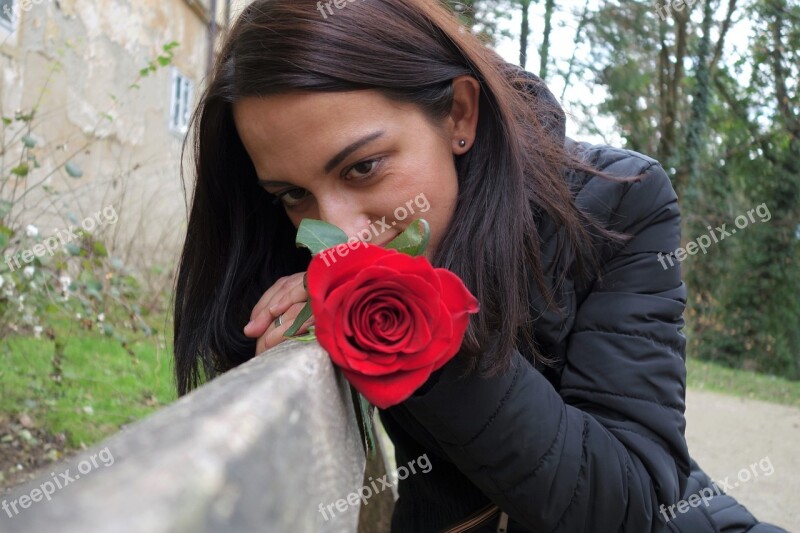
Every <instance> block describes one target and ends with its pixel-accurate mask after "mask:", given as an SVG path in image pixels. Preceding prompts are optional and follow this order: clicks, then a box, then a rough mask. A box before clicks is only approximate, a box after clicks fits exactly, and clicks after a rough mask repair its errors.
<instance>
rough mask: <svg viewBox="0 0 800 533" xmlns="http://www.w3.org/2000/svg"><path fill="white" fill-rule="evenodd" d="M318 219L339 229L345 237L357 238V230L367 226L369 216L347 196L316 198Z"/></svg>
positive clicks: (359, 230) (360, 230)
mask: <svg viewBox="0 0 800 533" xmlns="http://www.w3.org/2000/svg"><path fill="white" fill-rule="evenodd" d="M317 205H318V208H319V219H320V220H322V221H323V222H327V223H328V224H333V225H334V226H336V227H338V228H339V229H341V230H342V231H343V232H345V233H346V234H347V238H348V239H349V238H350V237H355V238H356V239H358V238H359V236H358V235H359V232H362V230H364V229H365V228H368V227H369V224H370V217H369V215H368V214H367V213H366V212H365V210H364V209H363V208H362V206H361V205H360V204H359V203H358V202H356V201H354V199H353V198H352V197H348V196H344V195H342V196H327V197H325V198H322V199H320V198H317Z"/></svg>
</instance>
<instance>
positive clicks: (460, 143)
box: [458, 139, 467, 148]
mask: <svg viewBox="0 0 800 533" xmlns="http://www.w3.org/2000/svg"><path fill="white" fill-rule="evenodd" d="M458 145H459V146H460V147H461V148H464V147H465V146H466V145H467V141H465V140H464V139H461V140H460V141H458Z"/></svg>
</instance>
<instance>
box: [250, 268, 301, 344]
mask: <svg viewBox="0 0 800 533" xmlns="http://www.w3.org/2000/svg"><path fill="white" fill-rule="evenodd" d="M304 275H305V273H304V272H300V273H298V274H292V275H291V276H286V277H284V278H281V279H279V280H278V281H276V282H275V284H274V285H273V286H272V287H270V288H269V289H267V292H265V293H264V295H263V296H262V297H261V299H260V300H258V303H257V304H256V306H255V307H254V308H253V312H252V313H250V323H248V324H247V325H246V326H245V327H244V334H245V335H246V336H247V337H253V338H255V337H257V338H258V341H256V355H259V354H262V353H264V352H265V351H267V350H269V349H270V348H273V347H275V346H277V345H278V344H280V343H281V342H283V341H285V340H286V337H284V336H283V333H284V332H285V331H286V330H288V329H289V328H290V327H291V326H292V324H294V319H295V318H297V315H299V314H300V311H301V310H302V309H303V307H305V305H306V301H307V300H308V292H306V289H305V287H303V276H304ZM278 316H280V317H281V322H282V323H281V325H280V327H276V326H275V319H276V318H278ZM312 325H314V317H311V318H310V319H308V320H307V321H306V322H305V324H303V326H302V327H301V328H300V329H299V330H298V332H297V334H298V335H299V334H302V333H306V332H308V328H309V327H310V326H312Z"/></svg>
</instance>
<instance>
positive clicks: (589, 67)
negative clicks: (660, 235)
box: [452, 0, 800, 380]
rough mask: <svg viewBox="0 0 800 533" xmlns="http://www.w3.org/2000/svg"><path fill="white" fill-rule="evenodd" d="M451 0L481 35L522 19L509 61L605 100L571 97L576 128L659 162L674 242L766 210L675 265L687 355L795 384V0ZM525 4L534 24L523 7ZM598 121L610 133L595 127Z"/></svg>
mask: <svg viewBox="0 0 800 533" xmlns="http://www.w3.org/2000/svg"><path fill="white" fill-rule="evenodd" d="M452 4H453V5H454V6H455V8H456V9H457V10H458V11H459V12H460V13H462V15H461V16H462V18H463V19H464V20H465V21H466V23H467V24H471V25H472V26H473V27H474V28H475V31H476V32H480V33H482V34H483V35H484V36H485V39H486V41H487V42H490V43H494V42H496V41H497V40H498V39H502V38H504V37H506V36H505V35H504V34H503V32H502V31H501V30H499V29H498V25H497V24H494V25H492V24H487V23H486V21H487V20H489V21H494V20H498V13H500V17H499V20H504V19H505V20H511V19H513V21H514V24H512V25H511V27H514V25H515V24H517V23H520V24H521V26H520V29H519V31H517V32H516V39H517V47H518V48H519V59H520V64H525V63H526V62H527V61H528V57H529V54H530V55H531V56H538V59H539V61H538V62H536V64H534V65H531V64H528V65H527V68H528V70H530V71H532V72H535V73H537V74H539V75H540V76H541V77H542V78H544V79H545V81H547V83H548V84H549V85H550V86H551V88H552V87H555V86H560V87H563V88H564V91H562V92H561V97H562V98H563V97H564V93H565V92H566V91H567V89H571V88H572V87H573V85H575V84H576V83H577V82H578V81H580V83H581V84H582V85H585V87H586V88H587V89H588V90H587V91H585V93H584V94H588V93H591V94H599V95H602V98H601V99H600V100H599V101H593V102H588V101H587V102H581V101H580V98H579V101H577V102H573V105H575V106H577V107H580V108H582V110H583V112H584V115H586V116H589V117H591V120H590V121H587V122H585V123H584V132H585V133H587V134H595V135H600V136H605V135H604V134H606V133H607V132H608V130H609V129H612V130H614V132H615V133H616V134H617V135H618V136H619V138H621V140H622V145H623V147H625V148H629V149H631V150H636V151H639V152H642V153H645V154H647V155H650V156H652V157H655V158H657V159H658V160H659V161H660V162H661V163H662V165H663V166H664V168H665V169H667V172H668V173H669V175H670V177H671V179H672V182H673V185H674V187H675V190H676V192H677V194H678V197H679V200H680V205H681V211H682V214H683V242H684V243H687V242H690V241H693V240H694V239H696V238H698V237H700V236H702V235H708V234H709V233H711V231H715V230H711V231H710V230H709V226H711V227H712V228H718V227H721V226H722V224H727V225H728V228H727V229H728V230H730V229H731V228H733V227H734V220H735V219H736V217H737V216H739V215H744V214H745V213H746V212H747V211H748V210H750V209H753V208H755V207H756V206H758V205H760V204H765V205H766V207H767V209H768V210H769V213H770V215H771V217H770V218H769V220H766V221H763V222H760V221H759V220H758V219H757V220H756V222H755V223H752V222H751V223H750V225H749V226H748V227H747V228H746V230H742V231H740V232H739V234H738V235H735V236H732V237H730V238H727V239H725V240H724V241H720V242H719V243H718V244H712V247H711V248H710V249H709V250H708V252H707V253H706V254H703V255H700V254H698V255H695V256H691V257H688V258H687V260H685V261H683V262H682V264H681V268H682V271H683V276H684V279H685V281H686V283H687V284H688V287H689V294H690V301H689V302H688V307H687V314H686V318H687V323H688V328H687V337H688V339H689V346H688V349H687V353H688V354H689V356H690V357H698V358H700V359H704V360H708V361H716V362H720V363H723V364H725V365H727V366H729V367H733V368H741V369H745V370H758V371H761V372H766V373H773V374H777V375H779V376H782V377H786V378H789V379H792V380H798V379H800V327H798V325H800V266H798V261H797V259H798V253H799V250H800V115H799V113H800V2H798V1H797V0H694V1H691V0H686V2H672V3H668V2H667V1H666V0H658V1H656V2H652V1H631V0H623V1H613V0H612V1H606V2H595V1H589V0H587V1H585V2H574V1H557V0H513V1H512V0H496V1H492V0H474V1H470V2H452ZM533 8H536V9H537V13H539V14H540V15H541V16H540V17H537V18H536V19H535V20H533V19H532V18H531V17H530V16H529V15H528V16H526V15H525V14H527V13H528V12H529V11H530V10H531V9H533ZM556 19H558V20H559V21H562V22H559V25H560V27H559V28H558V30H557V31H562V32H563V31H569V32H571V33H572V34H573V35H575V39H574V43H575V47H574V50H573V53H572V55H571V56H569V54H567V60H559V61H556V59H555V58H554V57H553V56H552V51H553V42H552V36H553V27H554V24H555V21H556ZM564 20H567V21H568V22H567V23H566V24H565V23H564V22H563V21H564ZM532 24H533V25H534V26H533V27H531V25H532ZM565 26H566V27H565ZM531 35H535V37H534V38H533V39H531V38H530V36H531ZM579 49H580V50H585V51H586V53H575V50H579ZM556 94H557V96H558V92H556ZM587 100H588V99H587ZM603 118H605V119H608V121H609V122H607V123H610V124H612V126H611V127H610V128H609V127H608V126H606V127H602V126H598V124H599V123H601V122H602V120H601V119H603ZM717 234H718V233H717Z"/></svg>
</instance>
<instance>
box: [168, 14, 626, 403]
mask: <svg viewBox="0 0 800 533" xmlns="http://www.w3.org/2000/svg"><path fill="white" fill-rule="evenodd" d="M463 75H470V76H473V77H474V78H475V79H477V80H478V82H479V83H480V87H481V94H480V103H479V122H478V127H477V137H476V139H475V142H474V146H473V148H472V149H471V150H470V151H469V152H467V153H466V154H464V155H462V156H459V157H457V158H456V170H457V173H458V182H459V193H458V199H457V205H456V208H455V213H454V215H453V218H452V220H451V222H450V224H449V226H448V228H447V229H446V232H445V234H444V236H443V238H442V240H441V243H440V245H439V247H438V249H437V250H436V252H435V256H434V257H433V259H432V262H433V263H434V265H435V266H438V267H443V268H447V269H449V270H451V271H453V272H454V273H455V274H457V275H458V276H459V277H461V279H462V280H464V282H465V284H466V285H467V287H468V288H469V289H470V291H472V293H473V294H474V295H475V296H476V297H477V298H478V300H479V301H480V304H481V311H480V313H478V314H477V315H473V317H472V320H471V322H470V325H469V329H468V330H467V334H466V336H465V338H464V343H463V345H462V351H461V353H460V354H459V357H467V358H469V362H470V365H469V368H470V371H474V370H475V369H477V368H478V366H479V365H478V363H479V362H481V363H482V364H481V365H480V367H482V369H483V372H484V374H485V375H491V374H494V373H496V372H500V371H503V370H505V369H506V368H507V366H508V364H509V362H510V360H511V356H512V354H513V350H514V348H515V347H516V345H517V342H528V343H529V345H531V346H535V343H534V342H533V336H532V331H533V327H534V317H532V316H531V310H530V303H529V300H528V294H529V291H530V290H531V289H532V288H533V284H534V283H535V286H536V287H537V288H538V289H539V291H540V292H541V293H542V295H544V297H545V299H546V301H547V303H548V305H549V306H552V307H556V305H555V301H554V299H553V298H552V295H551V291H552V287H551V286H550V285H549V284H548V283H546V281H545V272H543V268H542V261H541V252H540V244H541V243H540V235H539V233H538V227H537V220H540V217H543V216H547V217H550V218H551V220H552V221H553V222H554V223H555V225H556V227H557V228H558V231H559V233H558V235H559V245H558V252H557V254H556V256H557V257H574V259H575V263H574V264H575V265H576V267H575V268H576V272H577V274H578V275H580V276H588V275H589V273H590V269H592V268H596V266H597V257H596V253H595V250H596V248H595V246H594V245H593V244H592V243H593V240H594V239H595V238H596V237H600V238H603V239H611V240H612V241H615V242H621V241H620V236H619V235H617V234H615V233H613V232H609V231H606V230H605V229H603V228H602V227H601V226H600V225H599V224H596V223H595V222H594V221H592V220H591V219H590V218H589V217H588V216H587V215H585V214H584V213H582V212H581V211H580V210H579V209H578V208H577V207H576V205H575V203H574V200H573V197H572V191H571V190H570V187H569V186H568V184H567V180H566V179H565V175H566V173H567V172H571V171H592V169H591V168H590V167H588V166H586V164H585V163H583V162H581V161H578V160H576V159H575V158H574V156H572V155H570V154H569V153H567V151H566V150H565V147H564V138H563V132H561V133H559V131H560V130H559V128H558V126H557V125H556V124H554V117H557V116H558V115H559V114H563V112H562V110H561V108H560V107H559V106H558V104H557V103H556V102H555V101H551V100H548V99H546V98H542V97H541V91H538V90H536V87H535V85H537V84H538V83H540V82H538V81H537V80H536V79H535V77H531V76H528V75H525V73H524V72H521V71H520V70H519V69H517V68H514V67H512V66H510V65H508V64H506V63H505V62H503V61H502V60H501V59H500V58H499V57H498V56H497V55H496V54H495V53H494V52H492V51H491V50H489V49H487V48H486V47H484V45H483V44H482V43H481V42H480V41H479V40H478V39H477V38H476V37H474V36H473V35H472V34H470V33H469V32H468V31H466V30H465V28H463V27H462V26H461V25H460V24H459V23H458V22H457V20H456V18H455V16H454V14H453V13H451V12H450V11H449V10H448V9H446V8H445V7H443V6H442V5H440V4H439V3H438V2H437V1H432V0H360V1H356V2H349V3H347V5H346V6H345V7H344V8H343V9H336V10H334V12H333V14H330V13H328V12H327V10H326V11H325V13H323V12H322V11H319V10H318V8H317V2H316V0H256V1H255V2H253V3H251V4H250V5H248V6H247V7H246V8H245V9H244V11H243V13H242V14H241V15H240V16H239V18H238V20H237V21H236V23H235V24H234V26H233V27H232V29H231V31H230V33H229V34H228V35H227V36H226V38H225V43H224V45H223V47H222V50H221V52H220V54H219V56H218V59H217V61H216V64H215V68H214V72H213V74H212V76H211V78H210V81H209V85H208V88H207V89H206V91H205V93H204V94H203V96H202V99H201V101H200V103H199V106H198V108H197V110H196V112H195V114H194V116H193V119H192V134H193V137H192V138H191V142H192V149H193V155H194V164H195V172H196V184H195V189H194V197H193V199H192V204H191V209H190V214H189V224H188V230H187V235H186V242H185V245H184V249H183V254H182V258H181V263H180V267H179V271H178V276H177V281H176V291H175V310H174V313H175V372H176V379H177V388H178V393H179V394H181V395H183V394H185V393H186V392H188V391H189V390H191V389H192V388H194V387H196V386H198V385H199V384H200V383H201V382H202V381H204V379H211V378H213V377H215V376H216V375H218V374H219V373H221V372H225V371H227V370H229V369H231V368H233V367H235V366H237V365H239V364H241V363H242V362H244V361H247V360H248V359H250V358H252V357H253V355H254V351H255V341H254V340H253V339H249V338H247V337H245V336H244V334H243V333H242V328H243V326H244V324H245V323H246V322H247V320H248V318H249V315H250V311H251V310H252V308H253V306H254V305H255V303H256V302H257V300H258V299H259V297H260V296H261V295H262V294H263V292H264V291H265V290H266V289H267V288H269V287H270V286H271V285H272V284H273V283H274V282H275V281H277V279H278V278H280V277H282V276H286V275H289V274H292V273H295V272H302V271H304V270H305V269H306V268H307V266H308V261H309V260H310V256H309V254H308V252H307V251H305V250H302V249H297V248H296V247H295V245H294V238H295V234H296V231H295V228H294V226H293V225H292V223H291V222H290V221H289V219H288V217H287V216H286V213H285V211H284V209H283V207H282V206H281V205H275V204H274V203H273V202H272V201H271V200H273V199H274V197H273V196H272V195H270V194H269V193H267V192H266V191H264V190H263V189H262V188H261V187H259V185H258V183H257V177H256V172H255V169H254V167H253V164H252V162H251V161H250V159H249V157H248V155H247V153H246V152H245V150H244V147H243V145H242V142H241V140H240V139H239V137H238V134H237V131H236V128H235V124H234V120H233V113H232V107H233V104H234V103H235V102H237V101H239V100H241V99H243V98H245V97H252V96H265V95H273V94H280V93H287V92H291V91H301V90H302V91H322V92H334V91H354V90H363V89H372V90H377V91H380V92H381V93H382V94H384V95H385V96H387V97H389V98H391V99H394V100H396V101H401V102H407V103H412V104H415V105H417V106H419V107H420V109H422V110H423V111H424V112H425V113H426V115H427V116H428V117H429V118H430V119H431V120H433V121H441V120H443V119H444V118H445V117H446V116H447V115H448V114H449V113H450V111H451V107H452V102H453V89H452V80H453V79H454V78H456V77H458V76H463ZM532 84H533V86H532ZM541 88H543V84H542V87H541ZM544 90H546V89H544ZM184 149H186V145H184ZM595 174H597V172H595ZM557 262H558V261H554V262H553V264H555V263H557ZM551 266H552V265H551ZM565 275H566V271H563V272H561V278H562V279H563V277H564V276H565ZM534 351H535V353H534V356H535V357H536V359H537V360H538V361H540V362H544V363H551V361H550V360H549V359H548V358H547V357H545V355H544V354H541V353H538V350H534Z"/></svg>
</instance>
